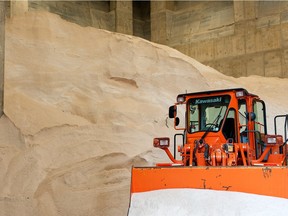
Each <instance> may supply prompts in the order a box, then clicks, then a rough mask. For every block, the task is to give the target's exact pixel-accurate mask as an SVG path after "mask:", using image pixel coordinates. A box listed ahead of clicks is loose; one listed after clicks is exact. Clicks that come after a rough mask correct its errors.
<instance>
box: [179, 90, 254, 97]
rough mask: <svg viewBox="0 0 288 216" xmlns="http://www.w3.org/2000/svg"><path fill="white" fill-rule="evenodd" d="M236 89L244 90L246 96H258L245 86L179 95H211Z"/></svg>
mask: <svg viewBox="0 0 288 216" xmlns="http://www.w3.org/2000/svg"><path fill="white" fill-rule="evenodd" d="M236 91H243V92H244V95H245V96H254V97H258V96H257V95H255V94H251V93H249V92H248V91H247V90H246V89H244V88H233V89H220V90H210V91H202V92H193V93H186V94H179V95H178V96H177V98H178V97H181V96H195V95H203V94H207V95H211V94H215V93H222V92H236Z"/></svg>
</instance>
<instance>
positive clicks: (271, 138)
mask: <svg viewBox="0 0 288 216" xmlns="http://www.w3.org/2000/svg"><path fill="white" fill-rule="evenodd" d="M265 141H266V143H267V144H270V145H271V144H272V145H276V144H277V145H282V144H283V137H282V136H281V135H266V136H265Z"/></svg>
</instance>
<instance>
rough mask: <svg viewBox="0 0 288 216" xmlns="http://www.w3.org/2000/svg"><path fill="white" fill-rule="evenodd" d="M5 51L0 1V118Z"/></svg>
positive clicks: (3, 4) (2, 6)
mask: <svg viewBox="0 0 288 216" xmlns="http://www.w3.org/2000/svg"><path fill="white" fill-rule="evenodd" d="M4 51H5V3H4V2H3V1H0V116H1V115H2V114H3V87H4V86H3V80H4Z"/></svg>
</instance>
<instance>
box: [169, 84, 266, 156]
mask: <svg viewBox="0 0 288 216" xmlns="http://www.w3.org/2000/svg"><path fill="white" fill-rule="evenodd" d="M177 101H178V103H177V104H178V105H184V106H185V107H186V108H185V109H186V110H185V111H184V112H182V113H185V114H182V117H181V118H180V122H182V126H181V128H180V129H183V130H184V131H185V134H186V135H185V136H186V140H187V142H188V143H189V140H190V143H191V142H193V140H194V139H195V138H197V139H198V138H199V137H201V136H203V134H205V133H206V134H207V133H208V135H207V137H214V140H215V142H217V140H219V141H218V142H219V143H220V142H221V143H223V142H225V141H227V140H228V139H230V140H232V141H233V142H235V143H249V144H252V143H254V144H252V145H253V149H255V151H256V155H255V156H256V158H257V157H258V156H259V155H260V154H261V152H263V149H262V147H261V141H262V140H261V139H262V137H263V135H264V134H267V127H266V111H265V103H264V102H263V101H262V100H260V99H259V97H258V96H257V95H254V94H250V93H248V92H247V91H246V90H245V89H230V90H229V89H228V90H220V91H211V92H200V93H193V94H185V95H178V97H177ZM177 104H176V105H177ZM170 109H172V110H170V117H172V116H173V117H175V116H176V115H177V114H175V113H177V109H176V110H175V109H174V108H173V107H171V108H170ZM173 111H176V112H175V113H173ZM171 113H173V114H171ZM174 114H175V115H174ZM185 119H186V120H185ZM176 120H177V121H175V122H176V125H178V123H179V118H178V117H176ZM183 122H184V126H183ZM176 129H177V128H176Z"/></svg>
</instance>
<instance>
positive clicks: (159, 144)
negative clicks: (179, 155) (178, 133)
mask: <svg viewBox="0 0 288 216" xmlns="http://www.w3.org/2000/svg"><path fill="white" fill-rule="evenodd" d="M169 145H170V139H169V138H168V137H161V138H154V140H153V146H154V147H155V148H168V147H169Z"/></svg>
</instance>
